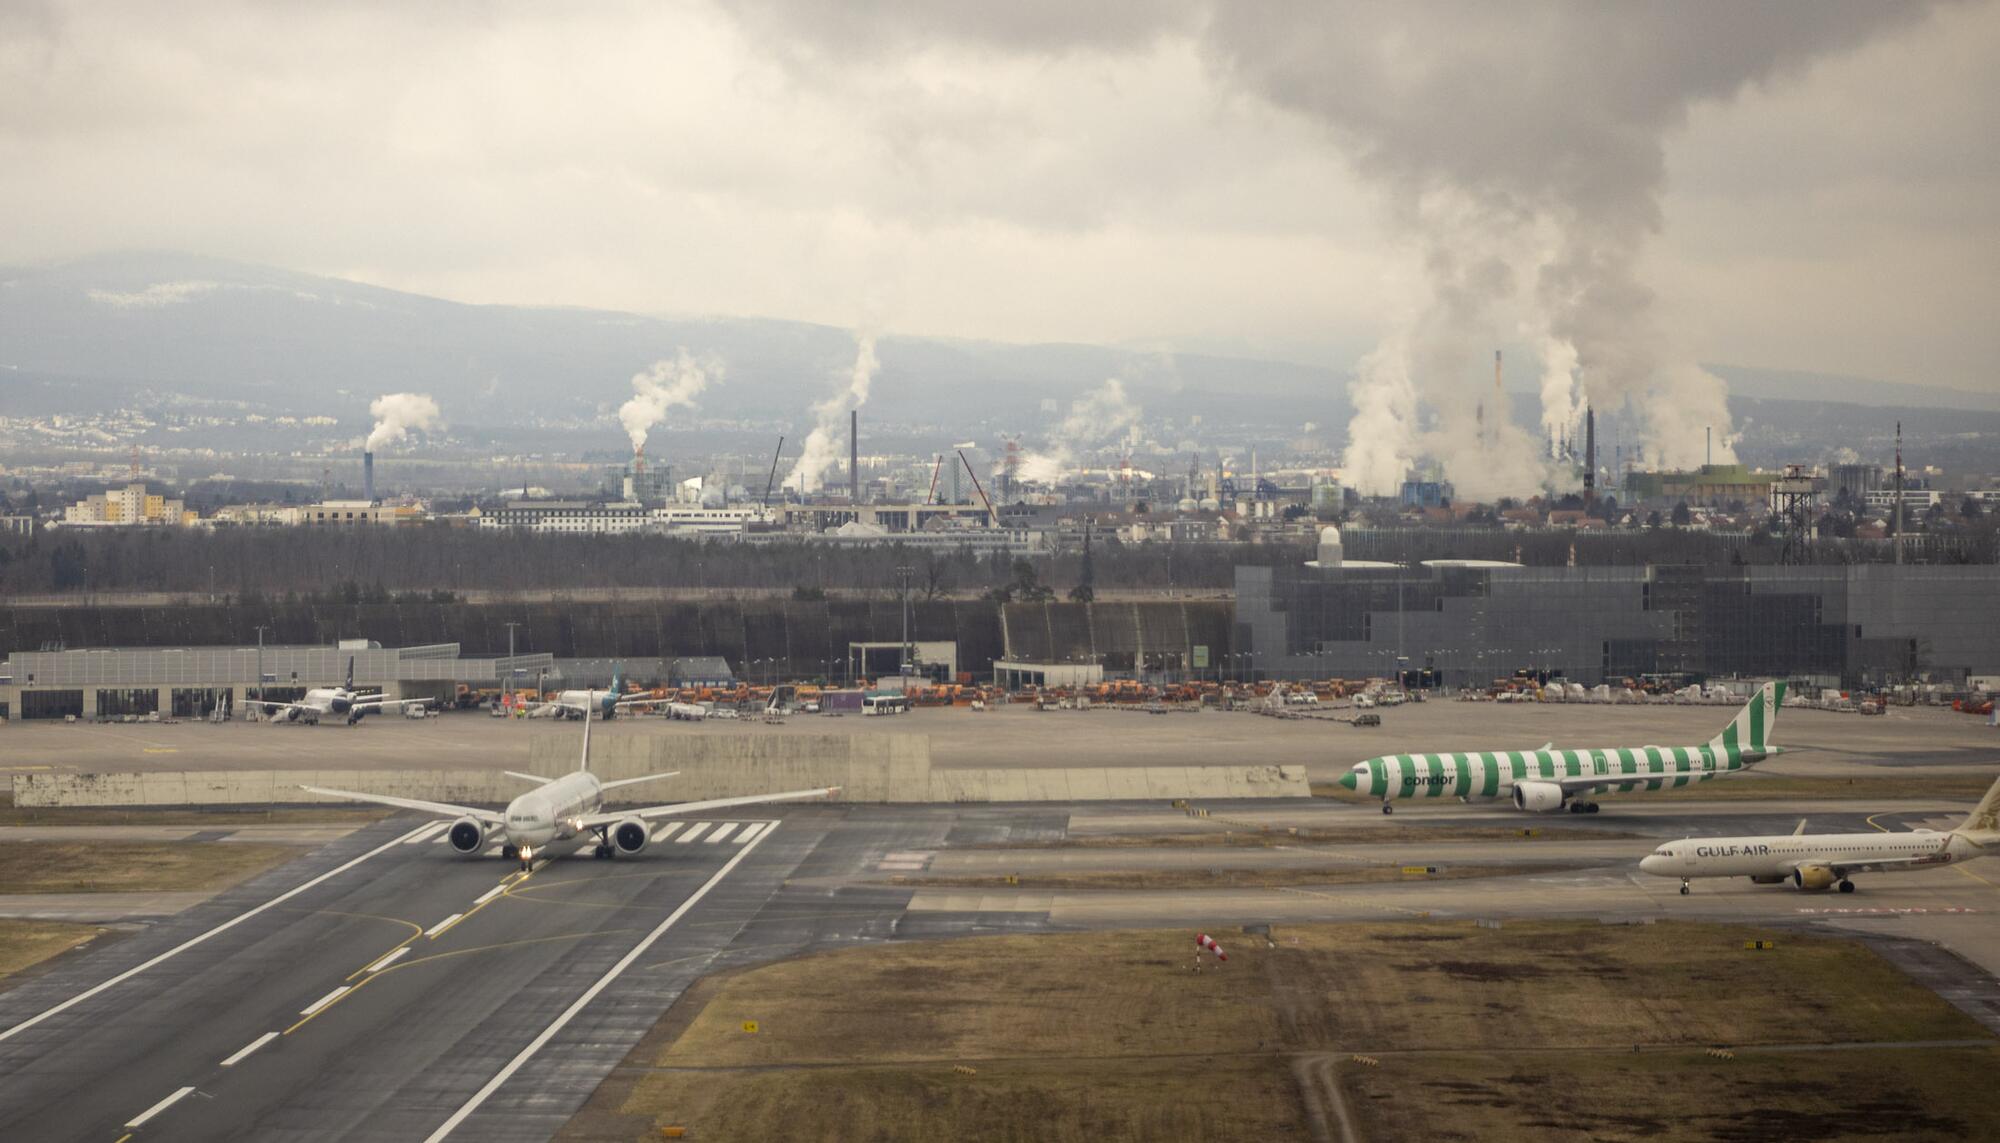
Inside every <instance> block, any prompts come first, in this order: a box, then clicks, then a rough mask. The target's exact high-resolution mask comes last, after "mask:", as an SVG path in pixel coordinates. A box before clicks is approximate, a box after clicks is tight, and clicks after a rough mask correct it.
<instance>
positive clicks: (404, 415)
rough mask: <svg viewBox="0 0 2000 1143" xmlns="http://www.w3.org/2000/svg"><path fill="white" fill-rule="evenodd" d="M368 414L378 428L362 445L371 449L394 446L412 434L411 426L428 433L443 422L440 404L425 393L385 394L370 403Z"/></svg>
mask: <svg viewBox="0 0 2000 1143" xmlns="http://www.w3.org/2000/svg"><path fill="white" fill-rule="evenodd" d="M368 415H369V416H371V417H374V418H375V427H374V428H373V429H371V430H370V431H369V433H368V442H367V444H365V445H363V446H362V447H364V448H366V449H367V450H368V451H369V452H374V451H375V450H377V449H379V448H381V447H382V446H384V445H392V444H395V443H396V442H398V441H400V440H402V439H404V438H405V437H407V436H409V435H410V430H411V429H419V430H422V431H425V432H429V431H430V430H432V429H435V428H437V427H438V425H439V424H440V423H441V421H442V417H441V414H440V413H439V412H438V403H437V402H436V401H433V400H431V398H430V396H429V394H425V393H384V394H383V395H382V396H380V397H377V398H375V399H374V400H373V401H371V402H369V403H368Z"/></svg>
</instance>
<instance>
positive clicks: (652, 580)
mask: <svg viewBox="0 0 2000 1143" xmlns="http://www.w3.org/2000/svg"><path fill="white" fill-rule="evenodd" d="M1306 558H1308V557H1307V555H1306V551H1305V549H1304V548H1303V547H1300V546H1295V545H1250V546H1245V545H1234V544H1171V545H1170V544H1157V543H1147V544H1122V543H1119V542H1118V541H1116V540H1106V539H1104V538H1102V537H1100V538H1097V539H1095V540H1093V542H1092V545H1091V551H1090V553H1089V555H1088V556H1087V557H1086V555H1085V554H1084V553H1083V552H1082V551H1081V550H1080V549H1079V550H1076V551H1067V552H1063V553H1061V554H1056V555H1046V556H1040V557H1037V558H1035V559H1034V560H1033V561H1032V564H1031V567H1032V578H1033V580H1034V582H1037V583H1039V584H1040V585H1045V586H1046V587H1047V588H1049V589H1052V590H1054V591H1057V592H1069V591H1071V590H1073V589H1074V588H1076V587H1077V586H1078V585H1079V584H1082V583H1084V582H1085V581H1089V582H1090V583H1092V584H1093V585H1094V587H1095V589H1096V590H1098V591H1103V590H1106V589H1117V588H1125V589H1146V588H1161V589H1166V588H1174V589H1179V590H1227V589H1229V588H1230V587H1231V586H1232V585H1233V583H1234V575H1235V571H1234V569H1235V567H1236V566H1237V565H1238V564H1269V563H1282V562H1296V561H1298V560H1302V559H1306ZM1017 563H1018V561H1017V560H1016V559H1015V558H1014V557H1012V556H1008V555H1004V554H1002V555H987V556H982V555H979V554H976V553H974V552H972V551H971V550H969V549H964V548H961V549H959V550H957V551H952V552H935V551H931V550H923V551H916V550H912V549H909V548H905V547H903V546H901V545H895V544H886V545H870V546H865V547H864V546H853V547H850V546H846V545H833V544H812V543H772V544H744V543H737V542H734V541H720V540H689V539H677V538H669V537H665V536H645V535H631V536H560V535H532V534H527V533H514V532H494V531H481V530H477V529H469V528H452V527H445V526H441V525H425V526H414V527H399V528H353V529H345V528H343V529H331V528H328V529H319V528H243V529H226V530H225V529H218V530H215V531H199V530H184V529H178V528H159V529H115V530H114V529H105V530H99V531H89V532H83V531H77V532H63V531H61V530H56V531H51V532H43V533H38V534H37V535H35V536H34V537H31V538H24V537H9V538H7V539H4V540H0V593H5V594H10V595H36V594H49V593H65V592H79V593H99V592H168V593H205V594H208V595H230V596H232V597H235V598H239V599H240V598H245V597H251V598H257V597H268V598H272V599H285V598H292V599H325V600H329V601H334V602H345V603H386V602H403V601H414V600H416V599H419V598H421V599H435V600H439V601H448V600H450V599H452V598H455V597H457V596H460V595H462V594H463V593H465V592H468V591H560V590H565V589H572V590H574V589H600V588H660V587H667V588H705V589H718V590H726V589H754V590H759V591H783V592H800V591H803V592H804V594H805V595H806V596H808V597H809V596H810V595H811V594H812V593H814V592H824V591H835V592H843V593H847V592H856V591H873V592H881V591H893V590H896V589H897V587H898V584H899V582H900V581H901V573H899V571H898V569H899V568H909V569H910V571H909V585H910V590H911V592H912V593H913V594H916V595H919V596H922V597H925V598H938V597H942V596H951V595H968V594H971V595H979V594H985V593H987V592H991V591H994V590H996V589H999V590H1001V591H1002V592H1006V591H1009V590H1010V589H1011V590H1018V589H1019V587H1020V585H1021V584H1022V582H1023V569H1022V568H1021V567H1019V566H1017ZM1086 565H1087V566H1086Z"/></svg>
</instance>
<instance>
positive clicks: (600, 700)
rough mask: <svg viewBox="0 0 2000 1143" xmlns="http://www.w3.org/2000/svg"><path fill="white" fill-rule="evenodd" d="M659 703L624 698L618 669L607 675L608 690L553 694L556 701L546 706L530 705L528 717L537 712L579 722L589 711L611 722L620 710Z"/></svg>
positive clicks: (645, 698)
mask: <svg viewBox="0 0 2000 1143" xmlns="http://www.w3.org/2000/svg"><path fill="white" fill-rule="evenodd" d="M659 701H660V700H659V699H656V698H654V697H653V696H651V695H628V694H626V693H625V668H624V667H623V666H620V667H618V668H616V669H615V670H613V671H612V672H611V687H610V689H609V690H602V691H598V690H580V691H557V692H556V697H555V698H553V699H551V700H550V701H548V702H541V703H531V704H529V706H528V710H529V713H530V714H533V713H535V712H538V711H544V710H547V711H553V712H554V714H555V716H556V717H557V718H583V717H584V716H585V715H587V714H589V713H590V712H591V711H596V712H597V717H598V718H600V719H605V718H611V717H613V716H614V715H616V714H617V713H618V708H619V707H621V706H638V705H640V704H643V703H657V702H659Z"/></svg>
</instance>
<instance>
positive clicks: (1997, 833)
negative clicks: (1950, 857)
mask: <svg viewBox="0 0 2000 1143" xmlns="http://www.w3.org/2000/svg"><path fill="white" fill-rule="evenodd" d="M1952 832H1953V833H1957V834H1962V835H1964V836H1965V837H1967V838H1969V839H1971V840H1972V841H1974V842H1976V843H1978V844H1979V845H1995V844H2000V781H1995V782H1994V783H1993V785H1992V787H1991V788H1990V789H1988V790H1987V791H1986V796H1985V797H1983V798H1981V799H1979V804H1978V805H1977V806H1975V807H1973V810H1972V813H1971V815H1970V816H1968V817H1967V818H1966V819H1965V824H1964V825H1961V826H1959V827H1958V828H1957V829H1956V830H1953V831H1952Z"/></svg>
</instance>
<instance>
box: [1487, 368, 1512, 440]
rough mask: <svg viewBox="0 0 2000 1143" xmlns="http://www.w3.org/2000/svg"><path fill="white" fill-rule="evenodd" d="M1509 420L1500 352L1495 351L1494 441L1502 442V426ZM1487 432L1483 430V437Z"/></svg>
mask: <svg viewBox="0 0 2000 1143" xmlns="http://www.w3.org/2000/svg"><path fill="white" fill-rule="evenodd" d="M1506 420H1507V398H1506V396H1505V394H1504V393H1502V392H1501V389H1500V351H1499V350H1497V349H1496V350H1494V351H1493V439H1494V441H1495V442H1496V443H1497V442H1498V441H1499V440H1500V426H1501V425H1502V424H1505V423H1506ZM1484 434H1485V430H1484V428H1483V427H1482V428H1481V435H1482V436H1483V435H1484Z"/></svg>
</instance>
